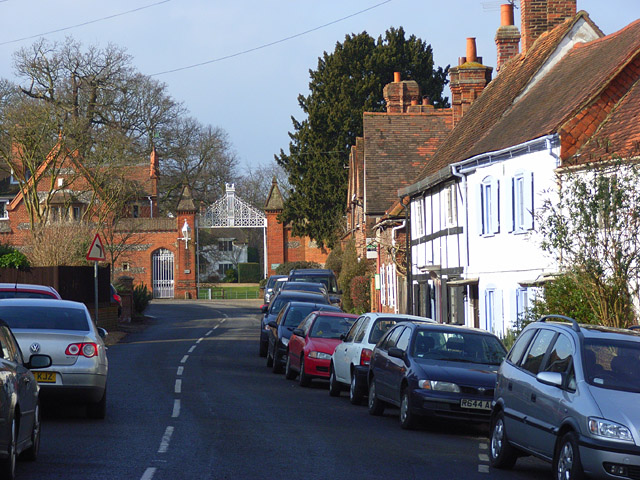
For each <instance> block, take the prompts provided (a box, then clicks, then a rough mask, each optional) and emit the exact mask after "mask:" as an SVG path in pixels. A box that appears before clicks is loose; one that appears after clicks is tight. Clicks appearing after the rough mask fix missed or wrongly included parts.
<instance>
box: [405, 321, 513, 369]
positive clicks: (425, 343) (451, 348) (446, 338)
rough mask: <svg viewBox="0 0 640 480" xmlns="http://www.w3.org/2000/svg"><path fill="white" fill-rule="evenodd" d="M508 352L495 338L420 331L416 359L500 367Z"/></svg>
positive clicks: (416, 343)
mask: <svg viewBox="0 0 640 480" xmlns="http://www.w3.org/2000/svg"><path fill="white" fill-rule="evenodd" d="M506 353H507V352H506V350H505V348H504V347H503V346H502V344H501V343H500V340H498V339H497V338H496V337H493V336H491V335H485V334H479V333H470V332H464V331H460V332H448V331H436V330H427V329H421V330H418V332H417V335H416V338H415V341H414V344H413V355H414V356H416V357H418V358H424V359H429V360H449V361H455V362H468V363H484V364H489V365H500V363H501V362H502V360H503V358H504V357H505V355H506Z"/></svg>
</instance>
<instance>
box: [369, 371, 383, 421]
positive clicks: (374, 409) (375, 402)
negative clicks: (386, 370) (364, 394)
mask: <svg viewBox="0 0 640 480" xmlns="http://www.w3.org/2000/svg"><path fill="white" fill-rule="evenodd" d="M369 413H370V414H371V415H382V414H383V413H384V403H383V402H382V400H380V399H379V398H378V397H376V381H375V379H373V378H372V379H371V381H370V382H369Z"/></svg>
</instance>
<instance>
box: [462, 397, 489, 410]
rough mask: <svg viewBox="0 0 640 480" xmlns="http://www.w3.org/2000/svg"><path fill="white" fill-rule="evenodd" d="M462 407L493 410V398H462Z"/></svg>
mask: <svg viewBox="0 0 640 480" xmlns="http://www.w3.org/2000/svg"><path fill="white" fill-rule="evenodd" d="M460 406H461V407H462V408H474V409H476V410H491V400H471V399H469V398H463V399H462V400H460Z"/></svg>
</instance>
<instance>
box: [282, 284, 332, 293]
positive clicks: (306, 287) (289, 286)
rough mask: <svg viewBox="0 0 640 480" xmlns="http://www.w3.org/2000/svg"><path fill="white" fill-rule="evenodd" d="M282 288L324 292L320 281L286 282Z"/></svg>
mask: <svg viewBox="0 0 640 480" xmlns="http://www.w3.org/2000/svg"><path fill="white" fill-rule="evenodd" d="M282 290H298V291H302V292H318V293H323V292H326V290H325V288H324V286H323V285H322V284H320V283H316V284H308V283H302V282H287V283H285V284H284V286H283V287H282Z"/></svg>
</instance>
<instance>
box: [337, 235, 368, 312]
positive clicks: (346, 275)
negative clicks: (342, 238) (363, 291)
mask: <svg viewBox="0 0 640 480" xmlns="http://www.w3.org/2000/svg"><path fill="white" fill-rule="evenodd" d="M366 273H367V263H366V261H361V259H359V258H358V252H357V251H356V244H355V242H354V241H353V240H350V241H349V242H347V244H346V246H345V249H344V251H343V253H342V269H341V270H340V277H339V278H338V286H339V287H340V289H341V290H342V308H343V309H344V310H345V311H351V310H353V308H354V305H353V300H352V298H351V280H352V279H353V278H354V277H358V276H364V275H365V274H366Z"/></svg>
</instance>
